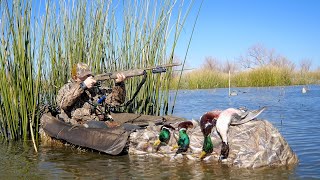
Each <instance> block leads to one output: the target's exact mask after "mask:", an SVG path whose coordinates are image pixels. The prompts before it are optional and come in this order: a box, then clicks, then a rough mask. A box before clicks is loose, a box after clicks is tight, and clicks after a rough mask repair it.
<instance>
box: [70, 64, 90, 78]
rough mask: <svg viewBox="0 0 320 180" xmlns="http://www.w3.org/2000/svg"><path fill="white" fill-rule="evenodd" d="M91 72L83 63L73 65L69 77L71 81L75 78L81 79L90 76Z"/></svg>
mask: <svg viewBox="0 0 320 180" xmlns="http://www.w3.org/2000/svg"><path fill="white" fill-rule="evenodd" d="M91 74H92V72H91V71H90V68H89V66H88V65H87V64H85V63H77V64H75V65H73V67H72V72H71V76H72V78H73V79H76V78H83V77H85V76H87V75H91Z"/></svg>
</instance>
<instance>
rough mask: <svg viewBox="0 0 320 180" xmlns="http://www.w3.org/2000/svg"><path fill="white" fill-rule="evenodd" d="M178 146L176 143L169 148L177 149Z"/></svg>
mask: <svg viewBox="0 0 320 180" xmlns="http://www.w3.org/2000/svg"><path fill="white" fill-rule="evenodd" d="M178 147H179V146H178V145H177V144H176V145H174V146H172V148H171V151H173V150H175V149H177V148H178Z"/></svg>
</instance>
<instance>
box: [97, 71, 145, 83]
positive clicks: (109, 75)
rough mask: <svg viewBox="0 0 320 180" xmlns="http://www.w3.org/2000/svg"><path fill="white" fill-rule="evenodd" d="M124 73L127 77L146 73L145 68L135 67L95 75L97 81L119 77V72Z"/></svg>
mask: <svg viewBox="0 0 320 180" xmlns="http://www.w3.org/2000/svg"><path fill="white" fill-rule="evenodd" d="M118 73H122V74H123V75H125V76H126V78H130V77H134V76H142V75H143V74H144V73H145V70H144V69H134V70H128V71H118V72H114V73H104V74H99V75H96V76H95V77H94V79H95V80H96V81H105V80H108V79H117V74H118Z"/></svg>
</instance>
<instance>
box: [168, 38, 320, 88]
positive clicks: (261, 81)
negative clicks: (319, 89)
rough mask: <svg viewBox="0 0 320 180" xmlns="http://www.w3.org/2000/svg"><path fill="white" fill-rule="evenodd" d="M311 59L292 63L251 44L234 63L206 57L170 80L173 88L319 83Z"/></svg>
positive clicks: (260, 46) (318, 75)
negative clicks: (196, 67) (194, 66)
mask: <svg viewBox="0 0 320 180" xmlns="http://www.w3.org/2000/svg"><path fill="white" fill-rule="evenodd" d="M311 65H312V61H311V60H310V59H302V60H301V61H300V63H299V65H296V64H294V63H293V62H291V61H290V60H289V59H287V58H286V57H284V56H282V55H278V54H276V53H275V51H274V50H269V49H267V48H265V47H264V46H262V45H261V44H257V45H253V46H252V47H250V48H249V49H248V51H247V52H246V54H245V55H243V56H240V57H239V58H237V59H236V60H235V61H234V62H230V61H225V62H223V63H221V61H219V60H217V59H215V58H212V57H207V58H206V59H205V61H204V63H203V64H202V66H201V67H200V68H199V69H194V70H190V71H184V72H183V74H182V76H181V80H180V84H179V83H178V82H179V78H180V77H179V76H178V74H180V73H176V74H177V75H176V76H175V77H174V78H173V80H172V81H171V87H172V88H173V89H176V88H177V86H178V84H179V87H178V88H179V89H211V88H226V87H229V71H230V82H231V87H268V86H290V85H308V84H320V67H318V68H317V69H316V70H313V71H311V70H310V69H311Z"/></svg>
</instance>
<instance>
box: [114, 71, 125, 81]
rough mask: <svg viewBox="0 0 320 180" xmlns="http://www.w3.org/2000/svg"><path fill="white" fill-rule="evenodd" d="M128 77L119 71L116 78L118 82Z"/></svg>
mask: <svg viewBox="0 0 320 180" xmlns="http://www.w3.org/2000/svg"><path fill="white" fill-rule="evenodd" d="M125 79H126V76H125V75H124V74H122V73H118V74H117V79H116V83H119V82H122V81H124V80H125Z"/></svg>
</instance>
